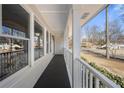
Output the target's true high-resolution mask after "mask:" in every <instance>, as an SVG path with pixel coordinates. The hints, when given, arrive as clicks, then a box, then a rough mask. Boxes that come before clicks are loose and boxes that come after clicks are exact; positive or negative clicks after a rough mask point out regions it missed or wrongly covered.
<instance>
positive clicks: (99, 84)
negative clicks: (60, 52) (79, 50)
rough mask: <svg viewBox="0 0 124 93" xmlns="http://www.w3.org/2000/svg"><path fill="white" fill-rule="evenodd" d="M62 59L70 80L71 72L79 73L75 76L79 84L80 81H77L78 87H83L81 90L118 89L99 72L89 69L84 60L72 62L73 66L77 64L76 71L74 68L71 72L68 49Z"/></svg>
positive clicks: (70, 57)
mask: <svg viewBox="0 0 124 93" xmlns="http://www.w3.org/2000/svg"><path fill="white" fill-rule="evenodd" d="M64 57H65V61H66V65H67V69H68V73H69V74H70V75H71V78H72V75H73V74H74V73H73V72H72V71H74V72H76V73H79V74H76V75H78V76H77V77H78V78H79V79H80V78H81V82H79V81H80V80H79V81H77V82H79V83H81V84H79V85H81V86H80V87H83V88H120V86H119V85H117V84H115V83H114V82H113V81H111V80H110V79H108V78H107V77H106V76H104V75H103V74H101V73H100V72H99V71H97V70H96V69H94V68H93V67H91V66H90V65H89V64H88V63H87V62H85V61H84V60H81V59H76V60H74V62H75V63H74V64H78V65H77V66H78V69H75V68H74V70H72V69H73V68H72V52H71V51H69V50H68V49H64ZM75 70H77V71H75ZM80 72H81V73H80ZM74 79H75V78H74ZM71 80H72V79H71ZM71 80H70V81H71ZM76 80H78V79H76ZM72 82H73V81H72ZM72 82H71V84H72Z"/></svg>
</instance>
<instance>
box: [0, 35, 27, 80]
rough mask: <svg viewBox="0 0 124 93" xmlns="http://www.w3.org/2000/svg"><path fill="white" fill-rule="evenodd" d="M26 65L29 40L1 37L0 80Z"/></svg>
mask: <svg viewBox="0 0 124 93" xmlns="http://www.w3.org/2000/svg"><path fill="white" fill-rule="evenodd" d="M26 65H28V42H27V41H26V40H19V39H12V38H4V37H0V80H2V79H4V78H6V77H8V76H9V75H11V74H13V73H15V72H16V71H18V70H20V69H21V68H23V67H25V66H26Z"/></svg>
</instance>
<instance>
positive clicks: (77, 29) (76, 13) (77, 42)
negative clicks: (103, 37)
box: [72, 5, 82, 88]
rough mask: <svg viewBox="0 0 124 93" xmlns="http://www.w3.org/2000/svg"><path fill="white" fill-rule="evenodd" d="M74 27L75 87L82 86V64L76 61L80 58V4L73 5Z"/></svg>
mask: <svg viewBox="0 0 124 93" xmlns="http://www.w3.org/2000/svg"><path fill="white" fill-rule="evenodd" d="M72 20H73V21H72V22H73V23H72V24H73V25H72V26H73V27H72V28H73V33H72V34H73V35H72V36H73V37H72V38H73V52H72V53H73V78H72V80H73V84H72V86H73V87H75V88H76V87H77V88H80V87H81V76H82V74H81V65H80V64H79V62H76V61H75V59H76V58H80V30H81V26H80V12H79V6H78V5H73V11H72Z"/></svg>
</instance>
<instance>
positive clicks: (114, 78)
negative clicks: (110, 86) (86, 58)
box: [89, 62, 124, 88]
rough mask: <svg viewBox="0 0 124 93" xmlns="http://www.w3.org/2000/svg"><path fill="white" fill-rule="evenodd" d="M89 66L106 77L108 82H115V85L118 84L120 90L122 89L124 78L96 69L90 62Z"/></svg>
mask: <svg viewBox="0 0 124 93" xmlns="http://www.w3.org/2000/svg"><path fill="white" fill-rule="evenodd" d="M89 64H90V65H91V66H92V67H94V68H95V69H96V70H98V71H100V72H101V73H102V74H104V75H105V76H106V77H108V78H109V79H110V80H112V81H113V82H115V83H116V84H119V85H120V86H121V87H122V88H124V78H122V77H120V76H118V75H115V74H113V73H111V72H109V71H108V70H106V69H104V68H102V67H98V66H97V65H96V64H95V63H92V62H90V63H89Z"/></svg>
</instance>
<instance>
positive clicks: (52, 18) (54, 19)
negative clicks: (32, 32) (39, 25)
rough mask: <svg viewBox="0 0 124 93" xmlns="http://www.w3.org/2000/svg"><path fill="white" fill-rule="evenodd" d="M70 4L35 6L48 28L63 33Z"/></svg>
mask: <svg viewBox="0 0 124 93" xmlns="http://www.w3.org/2000/svg"><path fill="white" fill-rule="evenodd" d="M70 6H71V5H67V4H39V5H37V8H38V10H39V12H40V14H41V15H42V17H43V18H44V20H45V22H46V23H47V24H48V25H49V27H50V29H52V31H54V32H55V33H57V34H63V32H64V29H65V26H66V23H67V18H68V13H69V8H70Z"/></svg>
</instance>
